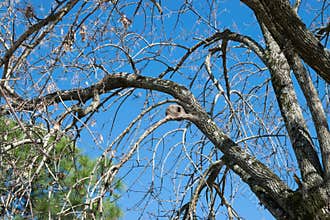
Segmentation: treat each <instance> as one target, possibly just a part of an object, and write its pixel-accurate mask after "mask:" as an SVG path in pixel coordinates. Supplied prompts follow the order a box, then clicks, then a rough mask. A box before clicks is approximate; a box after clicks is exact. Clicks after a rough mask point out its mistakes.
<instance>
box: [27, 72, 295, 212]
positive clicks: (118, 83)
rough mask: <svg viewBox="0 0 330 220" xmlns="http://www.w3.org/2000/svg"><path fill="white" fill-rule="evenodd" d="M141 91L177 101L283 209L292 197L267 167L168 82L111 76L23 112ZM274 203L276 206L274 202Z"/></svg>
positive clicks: (231, 162) (262, 192)
mask: <svg viewBox="0 0 330 220" xmlns="http://www.w3.org/2000/svg"><path fill="white" fill-rule="evenodd" d="M128 87H135V88H143V89H152V90H157V91H160V92H164V93H167V94H169V95H172V96H173V97H174V98H176V99H178V101H179V103H180V104H181V105H182V106H183V107H184V109H185V111H186V112H187V113H189V114H191V115H193V116H194V117H191V118H190V119H191V120H192V121H193V122H194V123H195V125H196V126H197V127H198V128H199V129H200V130H201V131H202V132H203V133H204V134H205V135H206V136H207V137H208V138H209V139H210V140H211V141H212V143H213V144H214V145H215V146H216V147H217V148H218V149H219V150H221V151H222V152H223V153H224V155H225V158H226V164H227V165H228V166H229V167H230V168H232V169H233V168H234V167H235V169H234V170H237V169H238V168H239V170H242V171H243V172H240V173H238V174H239V175H240V176H241V178H242V179H243V180H244V181H245V182H246V183H247V184H249V185H250V187H251V188H254V189H255V190H254V191H255V193H256V195H257V196H258V197H260V198H261V197H265V196H266V197H267V198H270V199H272V201H274V202H273V203H271V204H272V205H273V206H274V207H270V208H271V209H281V210H282V209H283V210H284V208H285V207H284V206H285V204H286V202H285V200H286V197H287V196H288V195H289V194H290V193H291V190H290V189H289V188H288V186H287V185H286V184H285V183H284V182H282V181H281V180H280V178H279V177H278V176H277V175H275V174H274V173H273V172H272V171H271V170H270V169H269V168H268V167H266V166H265V165H264V164H262V163H261V162H260V161H258V160H257V159H256V158H255V157H252V156H251V155H249V154H248V153H247V152H245V151H243V150H242V149H241V148H240V147H239V146H238V145H237V144H236V143H235V142H234V141H233V140H231V139H230V138H229V137H228V136H227V135H226V134H224V133H223V132H222V131H221V130H220V129H219V128H218V127H217V125H216V124H215V122H214V121H213V120H211V118H210V117H209V116H208V114H207V113H206V112H205V110H204V109H203V108H202V107H201V106H200V104H199V103H198V101H197V100H196V99H195V98H194V96H193V95H192V93H191V92H190V91H189V90H188V89H187V88H185V87H183V86H181V85H178V84H176V83H174V82H172V81H169V80H162V79H159V78H151V77H144V76H141V75H136V74H125V73H120V74H113V75H107V76H105V77H104V78H103V79H102V80H100V81H99V82H98V83H96V84H94V85H93V86H91V87H88V88H84V89H73V90H66V91H59V92H55V93H52V94H49V95H46V96H44V97H40V98H35V99H33V100H30V101H28V102H26V105H25V108H28V109H30V108H34V107H35V106H36V105H38V103H43V104H44V105H51V104H53V103H59V102H61V101H69V100H81V101H87V100H88V99H91V98H92V97H93V96H94V94H95V91H97V92H98V93H99V94H103V93H107V92H110V91H111V90H113V89H116V88H128ZM275 201H276V202H275Z"/></svg>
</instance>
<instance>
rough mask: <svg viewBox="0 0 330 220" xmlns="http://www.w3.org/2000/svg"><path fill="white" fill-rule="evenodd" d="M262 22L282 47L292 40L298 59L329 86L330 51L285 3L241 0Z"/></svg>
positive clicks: (264, 0)
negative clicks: (300, 58)
mask: <svg viewBox="0 0 330 220" xmlns="http://www.w3.org/2000/svg"><path fill="white" fill-rule="evenodd" d="M241 1H242V2H244V3H245V4H246V5H247V6H249V7H250V8H251V9H252V10H253V11H254V13H255V15H256V16H257V18H258V20H259V21H262V22H263V23H264V24H265V25H266V27H267V28H268V30H269V31H270V33H271V34H272V36H273V37H274V39H275V40H276V41H277V43H278V44H279V45H280V47H281V48H284V47H285V46H286V45H285V44H286V42H287V41H291V42H292V44H293V47H294V48H295V50H296V51H297V53H298V54H299V56H300V57H302V59H303V60H304V61H305V62H306V63H307V64H308V65H310V66H311V67H312V68H313V69H314V70H315V71H316V72H317V73H318V74H319V75H320V76H321V77H322V78H323V79H324V80H325V81H326V82H328V83H330V52H329V51H327V50H326V49H325V48H324V47H323V45H322V44H321V43H320V41H319V40H318V39H317V38H316V37H315V36H314V35H313V34H312V33H311V32H310V31H309V30H308V29H307V28H306V26H305V24H304V23H303V22H302V21H301V20H300V18H299V17H298V16H297V14H296V13H295V11H294V10H293V9H292V8H291V6H290V4H289V1H287V0H253V1H251V0H241Z"/></svg>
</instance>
